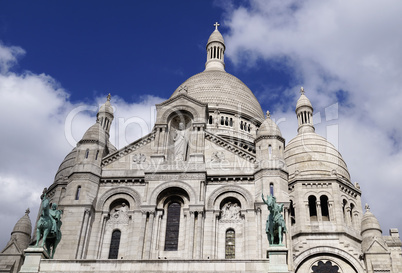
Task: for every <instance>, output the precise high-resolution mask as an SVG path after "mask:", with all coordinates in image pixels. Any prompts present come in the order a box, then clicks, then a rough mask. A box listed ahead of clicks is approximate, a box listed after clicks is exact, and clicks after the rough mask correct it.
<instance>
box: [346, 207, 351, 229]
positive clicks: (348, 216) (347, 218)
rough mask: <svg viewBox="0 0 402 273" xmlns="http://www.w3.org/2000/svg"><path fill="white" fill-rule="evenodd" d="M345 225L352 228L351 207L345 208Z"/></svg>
mask: <svg viewBox="0 0 402 273" xmlns="http://www.w3.org/2000/svg"><path fill="white" fill-rule="evenodd" d="M345 222H346V223H345V224H346V225H347V226H351V223H352V222H351V219H350V206H348V207H345Z"/></svg>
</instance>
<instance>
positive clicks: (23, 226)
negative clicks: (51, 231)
mask: <svg viewBox="0 0 402 273" xmlns="http://www.w3.org/2000/svg"><path fill="white" fill-rule="evenodd" d="M31 232H32V223H31V219H30V218H29V209H27V210H26V211H25V215H24V216H22V217H21V219H19V220H18V222H17V223H16V224H15V226H14V229H13V232H11V235H12V234H14V233H24V234H26V235H28V236H31Z"/></svg>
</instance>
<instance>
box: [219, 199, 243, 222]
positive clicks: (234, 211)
mask: <svg viewBox="0 0 402 273" xmlns="http://www.w3.org/2000/svg"><path fill="white" fill-rule="evenodd" d="M221 219H222V220H239V219H240V206H239V205H238V204H237V203H232V202H228V203H226V204H225V205H223V207H222V209H221Z"/></svg>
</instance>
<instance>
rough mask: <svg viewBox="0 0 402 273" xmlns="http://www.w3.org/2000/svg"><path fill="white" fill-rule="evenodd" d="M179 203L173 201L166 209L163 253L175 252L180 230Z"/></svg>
mask: <svg viewBox="0 0 402 273" xmlns="http://www.w3.org/2000/svg"><path fill="white" fill-rule="evenodd" d="M180 211H181V204H180V202H177V201H173V202H171V203H170V204H169V205H168V207H167V219H166V235H165V248H164V250H165V251H177V249H178V246H179V230H180Z"/></svg>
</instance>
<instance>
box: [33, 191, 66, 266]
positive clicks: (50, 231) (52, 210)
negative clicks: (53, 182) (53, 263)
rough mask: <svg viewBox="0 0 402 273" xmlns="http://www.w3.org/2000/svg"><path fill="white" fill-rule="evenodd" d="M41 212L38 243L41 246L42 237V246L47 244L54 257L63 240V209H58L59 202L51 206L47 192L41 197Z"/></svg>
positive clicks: (48, 250) (37, 226)
mask: <svg viewBox="0 0 402 273" xmlns="http://www.w3.org/2000/svg"><path fill="white" fill-rule="evenodd" d="M41 199H42V203H41V207H40V210H41V214H40V218H39V220H38V223H37V224H36V244H35V246H36V247H37V246H39V241H40V239H41V238H42V242H41V244H40V247H43V246H44V245H45V246H46V250H47V252H48V253H49V256H50V258H51V259H53V256H54V253H55V251H56V247H57V245H58V244H59V242H60V240H61V232H60V227H61V224H62V222H61V220H60V219H61V214H62V211H61V210H58V209H57V204H56V203H53V204H51V206H50V201H49V199H48V197H47V196H46V193H44V194H43V196H42V197H41Z"/></svg>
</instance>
